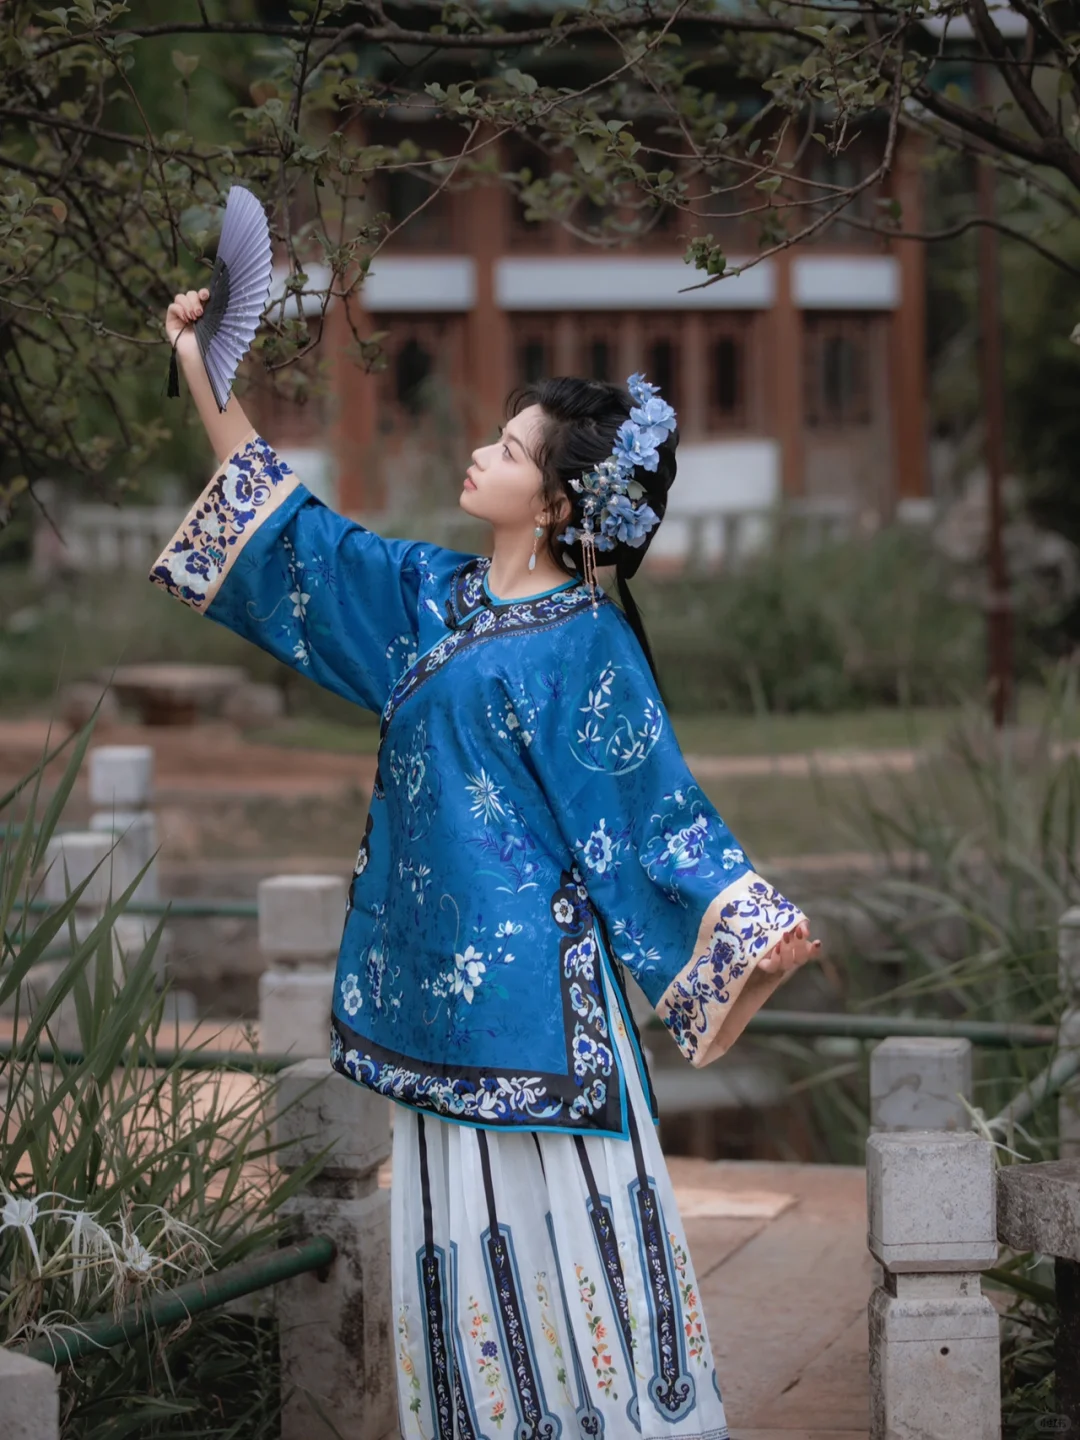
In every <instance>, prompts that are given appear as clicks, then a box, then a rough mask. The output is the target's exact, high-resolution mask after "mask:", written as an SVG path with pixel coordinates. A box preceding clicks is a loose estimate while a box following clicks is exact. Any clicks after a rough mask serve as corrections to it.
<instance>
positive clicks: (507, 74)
mask: <svg viewBox="0 0 1080 1440" xmlns="http://www.w3.org/2000/svg"><path fill="white" fill-rule="evenodd" d="M502 78H503V79H504V80H505V81H506V83H507V84H508V85H509V86H510V88H511V89H512V90H516V91H518V93H519V94H521V95H532V94H535V92H536V85H537V81H536V76H535V75H526V74H524V73H523V72H522V71H520V70H504V71H503V72H502Z"/></svg>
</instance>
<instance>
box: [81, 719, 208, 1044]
mask: <svg viewBox="0 0 1080 1440" xmlns="http://www.w3.org/2000/svg"><path fill="white" fill-rule="evenodd" d="M88 764H89V784H90V803H91V805H93V806H94V807H95V808H94V811H93V813H92V814H91V816H90V828H91V830H97V831H100V832H101V833H102V834H106V835H110V836H112V838H113V839H114V840H115V842H116V849H115V850H114V851H113V857H112V874H113V882H112V884H113V894H114V895H122V894H123V892H124V891H125V890H126V889H127V887H128V886H129V885H130V884H131V882H132V880H134V878H135V876H136V875H137V874H138V873H139V871H140V870H141V869H142V868H143V866H144V865H146V864H147V862H149V864H150V868H149V870H147V872H146V874H145V875H144V876H143V878H142V879H141V880H140V881H139V883H138V885H137V886H136V888H135V890H134V893H133V894H132V897H131V898H132V900H133V901H142V900H150V901H154V900H159V899H160V898H161V892H160V889H159V884H158V865H157V859H156V858H155V852H156V851H157V847H158V834H157V817H156V815H155V814H154V810H153V803H154V749H153V746H152V745H93V746H91V747H90V750H89V751H88ZM157 925H158V917H157V916H156V915H121V916H120V917H119V919H118V920H117V922H116V924H115V926H114V927H113V937H114V941H115V945H116V950H117V956H118V959H119V960H120V963H121V964H122V963H123V960H124V959H126V958H127V957H128V956H132V957H134V956H136V955H138V954H139V953H140V951H141V950H142V948H143V946H144V945H145V944H146V941H147V938H148V937H149V936H150V935H152V934H153V933H154V931H155V929H156V928H157ZM171 946H172V936H171V934H170V932H169V930H168V928H165V929H164V930H163V931H162V933H161V938H160V940H159V941H158V947H157V950H156V951H155V953H154V970H155V973H156V975H157V978H158V982H159V984H160V983H161V982H162V981H163V980H164V978H165V971H166V962H167V959H168V956H169V952H170V950H171ZM172 998H173V1008H174V1009H175V1010H176V1012H177V1013H178V1014H179V1013H185V1014H187V1013H190V1014H191V1015H192V1016H193V1015H194V1002H193V1000H192V998H191V996H190V995H189V994H188V992H184V991H175V992H173V997H172Z"/></svg>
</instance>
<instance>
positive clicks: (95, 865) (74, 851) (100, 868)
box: [5, 830, 113, 1049]
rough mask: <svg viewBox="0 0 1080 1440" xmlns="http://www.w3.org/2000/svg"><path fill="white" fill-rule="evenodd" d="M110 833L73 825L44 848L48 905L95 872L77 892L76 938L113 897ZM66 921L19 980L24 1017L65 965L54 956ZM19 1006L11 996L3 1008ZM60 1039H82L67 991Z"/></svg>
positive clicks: (56, 1022) (59, 1014) (55, 1027)
mask: <svg viewBox="0 0 1080 1440" xmlns="http://www.w3.org/2000/svg"><path fill="white" fill-rule="evenodd" d="M112 843H113V841H112V836H111V835H103V834H100V833H99V832H97V831H95V830H71V831H68V832H66V833H65V834H62V835H54V836H53V838H52V839H51V840H50V841H49V843H48V845H47V846H46V848H45V861H44V866H45V873H44V877H43V879H42V884H41V896H42V899H44V900H46V901H47V902H48V903H49V904H50V905H61V904H63V902H64V901H65V900H66V899H67V897H68V895H69V894H70V893H71V891H72V890H74V889H75V888H76V887H77V886H78V885H80V884H82V882H83V881H84V880H85V879H87V877H88V876H90V877H92V878H91V879H90V883H89V884H88V885H87V887H86V889H85V890H84V891H83V893H82V895H81V896H80V897H79V900H78V903H77V904H76V906H75V910H74V913H73V916H72V919H73V921H74V926H75V939H76V942H78V943H81V942H82V941H83V940H85V939H86V938H87V937H88V936H89V935H90V933H91V931H92V930H93V929H94V927H95V926H96V925H97V924H98V923H99V922H100V920H101V917H102V915H103V914H104V912H105V908H106V906H107V905H108V903H109V895H110V890H111V886H112V868H111V864H110V859H111V857H110V854H109V852H110V850H111V849H112ZM68 940H69V931H68V926H67V925H65V926H64V928H63V929H62V930H61V931H60V932H59V934H58V935H57V936H56V939H55V941H54V942H53V945H52V947H51V948H50V950H48V951H46V952H45V956H46V958H44V959H42V960H41V961H39V962H38V964H36V965H35V966H34V967H33V968H32V969H31V970H30V972H29V973H28V975H27V976H26V979H25V981H24V982H23V984H22V985H21V986H20V995H19V997H18V1005H19V1012H20V1014H21V1015H22V1017H23V1018H24V1019H25V1018H26V1017H27V1015H28V1014H29V1011H30V1010H31V1009H32V1008H33V1007H34V1006H35V1005H37V1004H38V1003H39V1002H40V1001H42V1000H43V999H44V998H45V996H46V995H47V994H48V993H49V990H50V989H51V988H52V986H53V984H54V983H55V982H56V981H57V980H58V979H59V978H60V975H61V974H62V973H63V971H64V968H65V967H66V965H67V963H68V962H67V960H66V959H59V958H56V959H50V958H48V957H49V956H50V955H55V953H56V951H57V950H67V948H68ZM14 1007H15V997H14V996H13V997H12V998H11V1000H9V1001H8V1003H7V1005H6V1006H5V1009H6V1010H8V1011H9V1012H10V1011H11V1010H13V1009H14ZM50 1025H51V1028H52V1031H53V1034H54V1035H55V1037H56V1039H57V1040H58V1042H59V1043H60V1045H61V1046H63V1047H65V1048H69V1049H75V1048H77V1047H78V1044H79V1039H80V1036H79V1025H78V1019H77V1017H76V1014H75V1004H74V1001H73V999H72V997H71V996H70V995H69V996H67V998H66V999H65V1000H63V1001H62V1002H61V1004H60V1007H59V1009H58V1010H57V1011H56V1012H55V1014H54V1015H53V1017H52V1020H51V1021H50Z"/></svg>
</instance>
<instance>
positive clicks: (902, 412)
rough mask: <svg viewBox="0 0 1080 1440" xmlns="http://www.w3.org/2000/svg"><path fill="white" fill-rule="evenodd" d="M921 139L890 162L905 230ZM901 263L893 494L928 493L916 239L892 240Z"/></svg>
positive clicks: (921, 273)
mask: <svg viewBox="0 0 1080 1440" xmlns="http://www.w3.org/2000/svg"><path fill="white" fill-rule="evenodd" d="M920 153H921V141H920V140H919V139H918V137H917V136H905V137H903V138H902V139H901V141H900V144H899V146H898V149H897V155H896V163H895V165H894V167H893V193H894V195H895V197H896V199H897V200H898V201H899V202H900V207H901V213H902V216H903V221H902V223H903V228H904V229H905V230H919V229H920V228H921V227H922V180H921V177H920V175H919V156H920ZM893 245H894V253H895V255H896V259H897V262H898V264H899V266H900V304H899V306H898V307H897V309H896V310H895V311H894V312H893V316H892V325H891V327H890V328H891V335H890V340H891V344H890V350H891V355H890V361H891V363H890V366H889V370H890V376H891V383H890V390H891V394H892V412H893V413H892V420H893V424H892V432H893V436H894V441H893V443H894V445H895V453H896V470H895V474H896V489H897V497H898V498H901V499H906V498H908V497H917V496H921V495H926V494H927V493H928V489H929V486H928V476H927V453H926V449H927V433H926V426H927V414H926V247H925V245H924V244H923V242H922V241H919V240H896V241H894V242H893Z"/></svg>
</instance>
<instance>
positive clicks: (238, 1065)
mask: <svg viewBox="0 0 1080 1440" xmlns="http://www.w3.org/2000/svg"><path fill="white" fill-rule="evenodd" d="M18 1049H19V1045H18V1042H17V1041H15V1042H12V1041H10V1040H3V1041H0V1065H3V1064H5V1063H6V1062H7V1061H8V1060H10V1059H11V1057H12V1055H13V1054H14V1053H16V1052H17V1051H18ZM33 1054H34V1055H35V1056H36V1058H37V1059H38V1060H40V1061H41V1062H42V1063H43V1064H45V1065H51V1064H52V1063H53V1062H54V1061H56V1060H63V1061H64V1062H65V1063H66V1064H68V1065H81V1064H82V1062H83V1061H84V1060H85V1058H86V1056H85V1055H84V1054H83V1052H82V1051H81V1050H70V1049H66V1048H63V1047H54V1046H52V1045H35V1046H34V1047H33ZM303 1058H304V1057H303V1056H301V1055H274V1054H265V1055H263V1054H261V1053H260V1052H259V1051H257V1050H203V1049H200V1048H197V1049H194V1050H182V1049H181V1050H154V1051H153V1052H148V1051H146V1050H138V1051H128V1053H127V1054H126V1055H123V1056H122V1057H121V1059H120V1062H119V1063H120V1064H121V1065H149V1066H152V1067H153V1068H154V1069H157V1070H167V1069H170V1068H172V1069H177V1070H241V1071H244V1072H245V1073H247V1074H252V1075H253V1074H262V1073H267V1074H273V1073H274V1072H276V1071H278V1070H284V1069H285V1068H286V1066H288V1065H296V1064H298V1063H299V1062H300V1060H302V1059H303Z"/></svg>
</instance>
